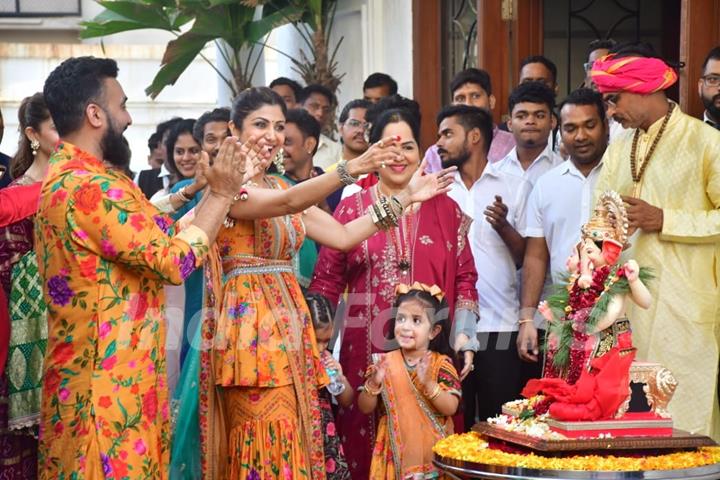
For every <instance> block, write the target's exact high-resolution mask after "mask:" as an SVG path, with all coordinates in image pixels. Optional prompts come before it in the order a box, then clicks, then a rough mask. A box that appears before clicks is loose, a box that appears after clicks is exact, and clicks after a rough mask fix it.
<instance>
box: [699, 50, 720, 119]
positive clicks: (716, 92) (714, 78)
mask: <svg viewBox="0 0 720 480" xmlns="http://www.w3.org/2000/svg"><path fill="white" fill-rule="evenodd" d="M698 93H699V94H700V100H702V102H703V105H704V106H705V112H703V121H704V122H705V123H707V124H708V125H710V126H711V127H715V128H716V129H718V130H720V46H717V47H715V48H713V49H712V50H710V53H708V56H707V57H706V58H705V62H703V76H702V77H700V79H699V80H698Z"/></svg>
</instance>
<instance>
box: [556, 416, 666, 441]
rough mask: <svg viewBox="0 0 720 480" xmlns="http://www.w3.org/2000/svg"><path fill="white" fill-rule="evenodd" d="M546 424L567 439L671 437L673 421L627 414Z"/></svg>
mask: <svg viewBox="0 0 720 480" xmlns="http://www.w3.org/2000/svg"><path fill="white" fill-rule="evenodd" d="M547 424H548V425H549V426H550V429H551V430H553V431H554V432H557V433H560V434H562V435H564V436H566V437H568V438H597V437H599V436H601V435H603V436H607V435H608V434H609V435H611V436H612V437H616V438H617V437H671V436H672V435H673V421H672V419H671V418H663V417H660V416H658V415H656V414H655V413H653V412H628V413H626V414H625V415H623V416H622V417H620V418H618V419H613V420H600V421H593V422H563V421H559V420H554V419H552V418H549V419H548V420H547Z"/></svg>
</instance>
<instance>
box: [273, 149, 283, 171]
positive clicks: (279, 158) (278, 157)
mask: <svg viewBox="0 0 720 480" xmlns="http://www.w3.org/2000/svg"><path fill="white" fill-rule="evenodd" d="M284 154H285V150H283V149H282V148H281V149H280V150H278V152H277V153H276V154H275V158H273V163H274V164H275V168H276V169H277V171H278V173H279V174H280V175H285V164H284V163H283V160H285V156H284Z"/></svg>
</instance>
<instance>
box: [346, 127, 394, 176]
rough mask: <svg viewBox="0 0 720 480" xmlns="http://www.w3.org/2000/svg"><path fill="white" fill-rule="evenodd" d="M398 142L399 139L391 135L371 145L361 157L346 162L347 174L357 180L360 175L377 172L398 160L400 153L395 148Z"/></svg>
mask: <svg viewBox="0 0 720 480" xmlns="http://www.w3.org/2000/svg"><path fill="white" fill-rule="evenodd" d="M399 141H400V137H399V136H397V135H393V136H391V137H385V138H383V139H382V140H380V141H379V142H376V143H373V144H372V145H370V147H369V148H368V149H367V150H365V152H364V153H363V154H362V155H360V156H359V157H357V158H355V159H353V160H350V161H348V164H347V169H348V173H349V174H350V175H352V176H353V177H355V178H357V177H359V176H360V175H365V174H367V173H372V172H377V171H378V170H380V169H381V168H385V167H386V166H387V165H390V164H393V163H395V162H396V161H398V160H400V159H401V158H402V152H401V151H400V147H398V146H397V142H399Z"/></svg>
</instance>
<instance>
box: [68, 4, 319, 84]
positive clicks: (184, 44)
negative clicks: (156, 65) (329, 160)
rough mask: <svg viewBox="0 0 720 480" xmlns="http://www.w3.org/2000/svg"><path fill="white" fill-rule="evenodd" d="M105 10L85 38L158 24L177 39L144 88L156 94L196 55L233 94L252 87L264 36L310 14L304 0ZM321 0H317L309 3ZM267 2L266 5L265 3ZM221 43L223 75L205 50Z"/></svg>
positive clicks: (112, 7) (84, 26) (89, 25)
mask: <svg viewBox="0 0 720 480" xmlns="http://www.w3.org/2000/svg"><path fill="white" fill-rule="evenodd" d="M98 3H99V4H100V5H102V6H103V7H104V8H105V10H104V11H103V12H101V13H100V14H99V15H98V16H96V17H95V18H94V19H93V20H92V21H89V22H83V23H82V24H81V25H82V30H81V32H80V38H97V37H105V36H108V35H113V34H116V33H120V32H128V31H132V30H143V29H155V30H164V31H167V32H170V33H172V34H173V35H175V36H176V38H175V39H174V40H172V41H170V42H169V43H168V44H167V47H166V49H165V54H164V55H163V58H162V61H161V64H160V70H159V71H158V73H157V74H156V75H155V78H154V79H153V81H152V84H151V85H150V86H148V87H147V88H146V89H145V93H147V94H148V95H149V96H150V97H151V98H155V97H157V96H158V95H159V94H160V92H161V91H162V90H163V88H165V87H166V86H168V85H173V84H175V82H176V81H177V79H178V78H180V75H182V73H183V72H184V71H185V69H186V68H187V67H188V65H190V64H191V63H192V62H193V60H195V58H196V57H198V56H199V57H201V58H203V59H204V60H206V61H207V62H208V64H210V66H211V67H212V68H213V69H214V70H215V72H216V73H217V74H218V75H219V76H220V78H221V79H222V80H223V81H224V82H225V83H226V84H227V86H228V87H229V88H230V91H231V92H232V94H233V96H235V95H237V93H238V92H240V91H242V90H243V89H245V88H247V87H249V86H251V79H252V77H253V74H254V72H255V69H256V68H257V65H258V63H259V62H260V60H261V58H262V49H263V47H264V46H265V41H264V39H265V38H266V36H267V35H268V34H269V33H270V32H271V31H272V30H273V29H274V28H276V27H278V26H280V25H284V24H287V23H288V22H298V21H300V20H301V19H302V18H304V17H306V16H308V12H307V10H306V9H305V8H304V7H303V4H304V3H305V2H287V3H286V4H285V5H277V6H267V5H265V6H264V5H263V3H264V2H262V1H250V0H246V1H240V0H101V1H99V2H98ZM309 3H316V2H309ZM264 7H267V8H264ZM213 44H214V45H216V46H218V47H219V48H217V51H218V52H219V55H220V57H221V61H222V62H223V63H224V64H225V65H226V66H227V71H229V72H230V74H229V75H228V74H224V73H223V72H222V71H221V70H220V69H219V68H218V67H217V66H216V65H215V63H214V62H213V61H212V60H210V59H208V58H207V57H206V56H205V54H204V53H203V50H204V49H205V48H206V47H208V46H209V45H213Z"/></svg>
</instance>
